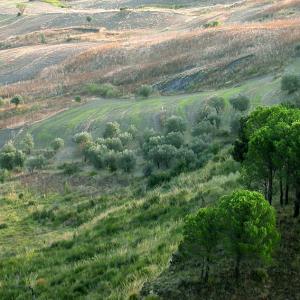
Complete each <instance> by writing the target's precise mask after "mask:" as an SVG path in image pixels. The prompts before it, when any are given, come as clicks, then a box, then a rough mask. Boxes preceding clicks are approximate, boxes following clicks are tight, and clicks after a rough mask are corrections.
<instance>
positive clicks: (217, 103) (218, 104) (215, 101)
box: [208, 96, 225, 114]
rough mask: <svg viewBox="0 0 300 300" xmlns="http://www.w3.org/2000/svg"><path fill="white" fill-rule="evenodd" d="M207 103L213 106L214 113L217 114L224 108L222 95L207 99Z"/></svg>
mask: <svg viewBox="0 0 300 300" xmlns="http://www.w3.org/2000/svg"><path fill="white" fill-rule="evenodd" d="M208 105H209V106H211V107H213V108H214V109H215V110H216V113H217V114H219V113H220V112H221V111H223V110H224V108H225V100H224V98H222V97H217V96H215V97H212V98H210V99H209V101H208Z"/></svg>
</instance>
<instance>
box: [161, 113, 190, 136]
mask: <svg viewBox="0 0 300 300" xmlns="http://www.w3.org/2000/svg"><path fill="white" fill-rule="evenodd" d="M185 130H186V123H185V122H184V120H183V119H182V118H181V117H178V116H171V117H170V118H168V119H167V120H166V131H167V133H169V132H177V131H178V132H184V131H185Z"/></svg>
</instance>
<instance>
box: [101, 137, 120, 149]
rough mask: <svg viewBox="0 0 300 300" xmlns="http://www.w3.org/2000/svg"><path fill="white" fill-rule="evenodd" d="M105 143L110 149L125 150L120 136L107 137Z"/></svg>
mask: <svg viewBox="0 0 300 300" xmlns="http://www.w3.org/2000/svg"><path fill="white" fill-rule="evenodd" d="M104 145H105V146H106V147H107V148H108V149H109V150H114V151H116V152H120V151H122V150H123V145H122V142H121V140H120V139H119V138H107V139H105V140H104Z"/></svg>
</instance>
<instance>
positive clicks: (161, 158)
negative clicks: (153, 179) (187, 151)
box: [149, 145, 177, 168]
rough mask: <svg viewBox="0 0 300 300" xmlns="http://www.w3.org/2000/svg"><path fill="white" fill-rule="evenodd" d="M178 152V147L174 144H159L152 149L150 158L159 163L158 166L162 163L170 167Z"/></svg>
mask: <svg viewBox="0 0 300 300" xmlns="http://www.w3.org/2000/svg"><path fill="white" fill-rule="evenodd" d="M176 153H177V149H176V148H175V147H174V146H172V145H159V146H156V147H154V148H153V149H151V150H150V152H149V158H150V159H151V160H152V161H153V163H154V164H156V165H157V167H158V168H160V167H161V166H162V165H164V166H165V167H166V168H169V167H170V163H171V161H172V160H173V159H174V158H175V155H176Z"/></svg>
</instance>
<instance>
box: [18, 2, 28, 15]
mask: <svg viewBox="0 0 300 300" xmlns="http://www.w3.org/2000/svg"><path fill="white" fill-rule="evenodd" d="M26 7H27V5H26V4H25V3H17V4H16V8H17V9H18V16H23V14H24V12H25V9H26Z"/></svg>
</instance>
